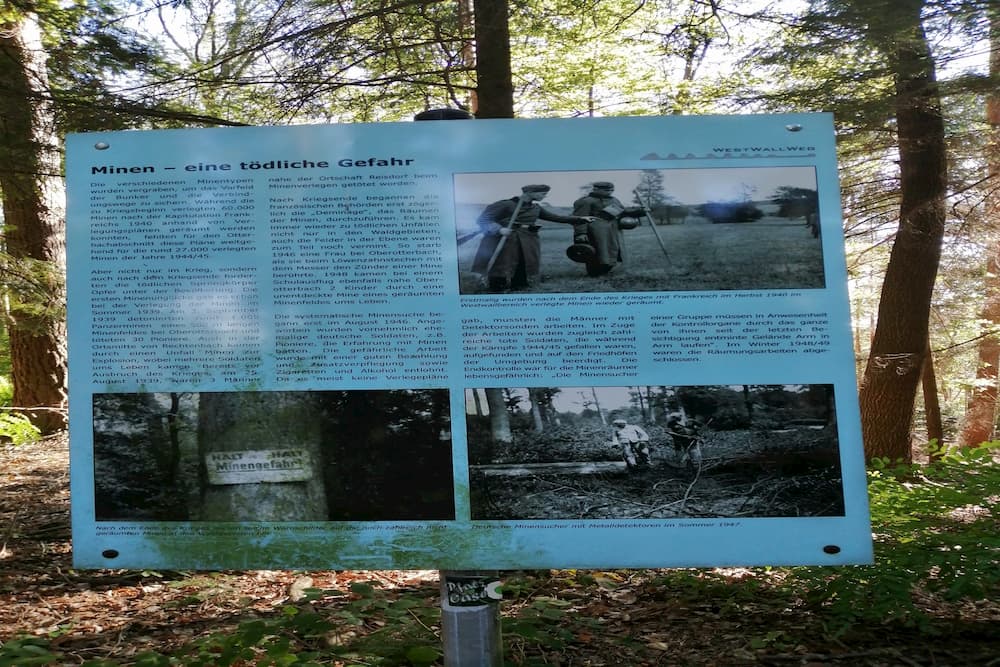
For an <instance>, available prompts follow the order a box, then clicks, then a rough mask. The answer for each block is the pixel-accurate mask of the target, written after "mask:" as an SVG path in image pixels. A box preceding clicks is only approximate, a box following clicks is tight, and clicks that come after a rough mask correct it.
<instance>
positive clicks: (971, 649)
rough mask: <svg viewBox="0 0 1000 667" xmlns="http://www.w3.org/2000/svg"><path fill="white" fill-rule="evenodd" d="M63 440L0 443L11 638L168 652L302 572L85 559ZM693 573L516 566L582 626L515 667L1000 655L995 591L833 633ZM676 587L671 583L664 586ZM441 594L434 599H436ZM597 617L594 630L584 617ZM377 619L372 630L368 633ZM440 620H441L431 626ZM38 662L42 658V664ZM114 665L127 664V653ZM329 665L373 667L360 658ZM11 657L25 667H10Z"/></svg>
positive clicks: (528, 647) (512, 645)
mask: <svg viewBox="0 0 1000 667" xmlns="http://www.w3.org/2000/svg"><path fill="white" fill-rule="evenodd" d="M68 478H69V475H68V453H67V443H66V439H65V437H57V438H50V439H48V440H45V441H43V442H40V443H36V444H33V445H25V446H20V447H11V446H6V445H0V644H2V643H3V642H5V641H7V640H9V639H11V638H14V637H18V636H23V635H28V636H36V637H43V638H46V639H47V640H48V641H50V642H51V646H52V647H53V648H54V649H55V650H58V651H59V652H62V654H63V655H64V656H66V661H65V662H63V663H61V664H65V665H80V664H82V663H83V662H85V661H87V660H96V659H100V658H106V659H110V660H114V661H122V664H128V663H127V662H125V661H126V660H127V657H128V656H130V655H135V654H136V653H138V652H141V651H143V650H149V649H152V650H156V651H160V652H167V651H170V650H172V649H174V648H176V647H178V646H181V645H185V644H189V643H190V642H192V641H194V640H196V639H197V638H199V637H204V636H206V635H208V634H210V633H218V632H220V631H223V630H224V629H226V628H228V627H233V626H235V624H236V623H238V622H239V621H240V620H241V619H245V618H247V617H255V616H256V617H261V616H266V615H269V614H276V613H278V611H279V610H280V608H281V606H282V605H284V604H286V603H287V601H288V599H289V596H290V594H291V590H292V588H293V585H295V584H297V582H300V581H301V577H302V576H303V573H298V572H292V571H251V572H227V573H192V572H186V573H181V572H160V573H151V572H138V571H125V570H98V571H82V570H74V569H73V568H72V565H71V554H70V550H71V543H70V526H69V488H68V481H69V479H68ZM719 573H721V574H723V575H724V582H725V583H722V584H720V583H719V581H720V579H719V578H718V577H715V578H713V579H712V581H711V582H707V581H700V580H699V579H698V577H699V576H701V575H700V574H699V573H698V572H693V571H692V572H691V573H689V575H690V576H689V578H688V579H687V582H688V583H685V584H681V583H678V582H679V581H680V579H679V578H676V577H675V578H673V579H670V578H665V577H664V571H657V570H642V571H616V572H608V573H593V575H592V577H591V580H592V582H593V583H592V584H588V585H586V586H581V584H580V583H579V582H580V578H579V576H578V575H576V576H574V577H567V576H563V575H561V574H560V573H559V572H557V571H553V572H543V573H533V575H532V574H531V573H527V574H526V573H519V574H518V575H517V576H519V577H521V580H522V581H525V579H524V578H525V577H527V581H529V582H531V583H530V585H529V586H528V587H529V588H530V590H528V591H527V592H525V586H524V585H523V584H522V586H521V593H520V594H518V595H517V596H515V597H514V599H512V600H508V601H505V602H504V603H503V604H502V613H503V614H504V617H505V623H506V622H507V619H514V618H516V617H517V616H518V615H519V614H521V613H522V611H523V610H524V609H525V607H526V605H528V604H530V602H531V601H532V600H539V599H542V598H544V597H549V598H558V599H560V600H562V601H564V602H565V603H568V604H570V605H571V608H572V618H573V619H574V622H575V623H576V625H572V626H569V627H571V628H572V629H573V630H572V632H573V636H572V639H571V641H570V642H569V643H568V645H564V646H559V647H545V646H540V645H537V644H532V643H531V642H528V641H526V640H524V639H523V638H522V637H520V636H517V637H510V636H508V638H507V650H506V658H507V663H508V664H513V665H529V664H530V665H561V666H564V667H565V666H570V665H579V666H584V665H589V666H592V667H598V666H611V665H623V666H629V665H635V666H640V665H808V666H810V667H819V666H823V665H863V666H872V667H874V666H895V665H904V666H931V665H933V666H935V667H941V666H966V665H968V666H972V665H976V666H989V665H1000V635H998V633H997V627H998V626H997V624H998V622H1000V605H998V604H997V602H996V601H981V602H976V603H970V602H965V603H963V604H961V605H952V606H943V605H941V604H940V603H938V602H935V601H933V600H929V599H928V600H926V601H925V603H926V607H927V610H928V611H929V612H930V613H931V614H933V615H935V616H937V617H938V618H939V619H941V621H942V622H941V624H940V625H941V626H942V627H947V628H951V629H950V630H949V631H948V633H947V635H945V636H921V635H920V634H919V633H917V632H916V631H913V630H909V629H906V628H900V627H898V626H890V625H886V626H884V627H858V628H854V629H851V630H850V631H849V632H847V633H845V634H842V635H840V636H838V637H837V638H835V639H833V638H831V634H830V633H829V632H826V631H824V628H823V625H822V623H823V621H822V619H818V618H815V616H814V615H813V614H811V613H809V612H807V611H806V610H804V609H802V608H795V607H793V606H789V605H788V602H787V598H786V597H779V596H772V595H771V594H770V593H768V591H767V588H766V587H753V586H748V585H747V584H748V583H752V582H753V581H755V580H758V581H762V580H763V578H764V577H767V576H774V575H773V573H771V574H769V573H767V572H765V571H764V570H746V569H730V570H725V571H720V570H717V571H715V574H719ZM308 576H309V577H311V579H312V581H311V584H312V586H314V587H317V588H347V587H348V585H349V584H350V583H351V582H355V581H365V582H374V584H375V585H377V586H378V587H379V588H381V589H383V590H385V591H387V594H388V595H393V594H394V593H393V592H394V591H397V592H400V593H402V592H406V593H407V594H411V595H412V594H414V593H416V594H419V595H422V596H425V597H426V599H427V600H429V601H434V600H436V597H437V572H435V571H390V572H371V571H366V572H358V571H328V572H310V573H308ZM671 581H672V582H674V583H673V584H670V583H664V582H671ZM432 604H433V602H432ZM586 619H591V620H593V621H594V624H593V625H592V626H590V627H591V629H590V630H588V631H583V630H580V629H579V628H580V627H582V626H581V625H580V624H579V622H580V621H581V620H586ZM366 629H367V630H372V631H373V630H375V629H376V628H374V627H371V628H362V629H360V631H365V630H366ZM430 630H432V631H436V628H430ZM33 664H34V663H33ZM115 664H119V663H118V662H116V663H115ZM324 664H330V665H346V664H354V665H361V664H370V663H366V662H363V661H357V662H338V661H335V660H333V659H332V658H331V660H330V662H328V663H324ZM15 667H16V665H15Z"/></svg>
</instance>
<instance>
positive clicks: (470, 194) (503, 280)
mask: <svg viewBox="0 0 1000 667" xmlns="http://www.w3.org/2000/svg"><path fill="white" fill-rule="evenodd" d="M720 162H722V160H720ZM651 166H652V167H654V168H648V169H622V170H591V171H551V172H504V173H496V172H482V173H480V172H476V173H458V174H455V175H454V193H455V195H454V197H455V199H454V206H455V238H456V244H457V248H456V249H457V252H456V259H457V267H456V268H457V270H458V286H459V293H460V294H463V295H480V294H483V295H486V294H503V293H506V292H509V291H516V292H519V293H539V294H540V293H547V294H551V293H563V294H566V293H570V294H572V293H587V292H608V293H623V292H649V291H660V292H671V291H707V290H719V291H721V290H788V289H822V288H824V287H825V285H826V275H825V263H824V257H823V236H822V235H821V234H819V233H818V231H817V230H819V228H820V227H821V226H823V225H824V220H821V219H820V211H819V207H820V201H821V199H822V198H821V197H820V196H819V194H820V193H819V192H818V186H817V180H816V171H815V169H814V168H812V167H719V168H704V169H692V168H684V169H681V168H655V167H658V165H657V164H656V163H654V164H653V165H651ZM526 183H529V184H538V185H534V186H532V185H527V186H526V185H525V184H526ZM536 187H537V188H538V191H537V192H528V191H524V190H523V191H522V195H521V196H518V197H509V198H504V199H501V198H502V197H505V196H506V195H508V194H509V193H510V192H516V191H518V190H521V189H523V188H528V189H532V188H536ZM542 199H544V200H545V201H544V203H541V201H542ZM833 201H834V203H833V204H832V206H834V207H835V206H836V198H834V200H833ZM519 205H520V207H519ZM828 219H829V223H828V224H831V225H836V226H838V227H839V220H835V219H834V216H830V217H829V218H828ZM567 223H569V224H567ZM581 264H582V265H583V266H582V267H581ZM581 268H582V269H583V270H581Z"/></svg>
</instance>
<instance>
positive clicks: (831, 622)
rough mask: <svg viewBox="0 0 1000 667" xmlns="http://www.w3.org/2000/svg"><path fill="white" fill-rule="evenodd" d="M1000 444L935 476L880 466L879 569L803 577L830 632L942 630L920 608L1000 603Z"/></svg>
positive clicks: (947, 462) (805, 571)
mask: <svg viewBox="0 0 1000 667" xmlns="http://www.w3.org/2000/svg"><path fill="white" fill-rule="evenodd" d="M998 445H1000V443H996V442H994V443H987V444H986V445H984V446H982V447H978V448H975V449H965V450H958V451H955V452H952V453H949V454H946V455H945V456H944V458H943V459H941V460H940V461H937V462H934V463H931V464H930V465H927V466H923V467H921V466H891V465H889V464H888V463H887V462H885V461H876V462H875V464H874V465H873V469H872V470H871V471H870V472H869V484H868V489H869V496H870V498H871V514H872V525H873V530H874V534H875V563H876V564H875V565H874V566H869V567H855V568H845V569H843V570H838V571H836V572H835V573H833V574H831V573H830V570H828V569H826V568H799V569H796V570H794V581H796V582H797V584H799V585H801V586H802V588H801V590H800V592H801V594H802V595H803V597H804V599H805V600H806V602H807V604H809V605H811V606H813V607H818V608H821V609H823V610H824V611H825V614H824V615H825V617H826V618H827V619H828V629H829V630H831V631H832V632H834V633H842V632H846V631H847V630H848V629H849V628H850V627H851V626H853V625H855V624H857V623H878V624H885V623H902V624H904V625H906V626H913V627H917V628H919V629H921V630H924V631H933V630H934V629H935V626H934V624H933V622H932V619H931V618H930V617H929V616H928V615H927V613H926V612H925V611H924V610H923V609H922V608H921V607H920V606H918V605H917V604H916V601H917V598H918V596H920V595H925V594H933V595H936V596H938V597H940V598H941V599H943V600H944V601H945V602H954V601H957V600H959V599H963V598H965V599H983V598H987V599H988V598H990V597H995V596H996V594H997V593H998V591H1000V570H998V568H997V567H996V563H997V561H998V560H1000V537H998V535H1000V533H998V530H997V528H998V526H997V523H998V522H997V517H996V513H997V511H998V506H1000V499H998V497H997V495H996V490H997V489H998V488H1000V464H998V462H997V460H996V458H995V454H996V451H995V450H996V448H997V446H998Z"/></svg>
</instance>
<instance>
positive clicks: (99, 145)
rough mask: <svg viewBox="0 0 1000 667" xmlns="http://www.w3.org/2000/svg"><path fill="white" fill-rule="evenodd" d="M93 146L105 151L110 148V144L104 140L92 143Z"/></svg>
mask: <svg viewBox="0 0 1000 667" xmlns="http://www.w3.org/2000/svg"><path fill="white" fill-rule="evenodd" d="M94 148H96V149H97V150H99V151H106V150H108V149H109V148H111V144H109V143H107V142H105V141H98V142H97V143H96V144H94Z"/></svg>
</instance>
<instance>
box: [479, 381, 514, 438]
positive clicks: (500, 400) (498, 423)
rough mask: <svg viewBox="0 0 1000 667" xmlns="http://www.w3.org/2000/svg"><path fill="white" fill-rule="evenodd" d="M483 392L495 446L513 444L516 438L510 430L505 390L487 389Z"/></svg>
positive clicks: (491, 436)
mask: <svg viewBox="0 0 1000 667" xmlns="http://www.w3.org/2000/svg"><path fill="white" fill-rule="evenodd" d="M483 392H484V393H485V394H486V408H487V409H488V410H489V411H490V438H491V440H492V442H493V444H499V443H507V444H509V443H511V442H513V441H514V436H513V434H512V433H511V430H510V416H509V415H508V414H507V402H506V401H505V400H504V395H503V389H502V388H498V387H487V388H485V389H483Z"/></svg>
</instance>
